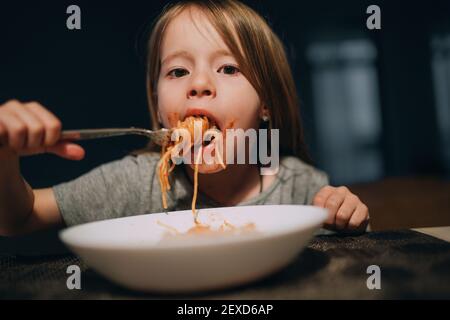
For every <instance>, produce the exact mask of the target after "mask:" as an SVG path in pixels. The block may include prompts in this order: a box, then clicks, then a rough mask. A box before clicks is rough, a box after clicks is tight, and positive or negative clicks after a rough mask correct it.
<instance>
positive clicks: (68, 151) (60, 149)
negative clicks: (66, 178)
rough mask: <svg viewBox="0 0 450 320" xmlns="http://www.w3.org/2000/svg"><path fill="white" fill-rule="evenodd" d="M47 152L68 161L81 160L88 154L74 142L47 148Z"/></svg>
mask: <svg viewBox="0 0 450 320" xmlns="http://www.w3.org/2000/svg"><path fill="white" fill-rule="evenodd" d="M45 151H46V152H49V153H53V154H56V155H57V156H60V157H62V158H65V159H68V160H81V159H83V158H84V156H85V154H86V152H85V151H84V149H83V148H82V147H81V146H80V145H78V144H75V143H73V142H59V143H57V144H55V145H54V146H51V147H47V148H46V150H45Z"/></svg>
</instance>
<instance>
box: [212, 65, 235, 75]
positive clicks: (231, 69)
mask: <svg viewBox="0 0 450 320" xmlns="http://www.w3.org/2000/svg"><path fill="white" fill-rule="evenodd" d="M222 70H223V73H224V74H236V73H238V72H239V68H238V67H235V66H232V65H225V66H222V67H220V68H219V70H217V72H221V71H222Z"/></svg>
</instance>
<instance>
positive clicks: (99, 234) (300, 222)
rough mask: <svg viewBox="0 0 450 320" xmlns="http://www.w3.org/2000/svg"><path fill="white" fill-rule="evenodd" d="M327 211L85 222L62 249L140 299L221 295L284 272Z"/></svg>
mask: <svg viewBox="0 0 450 320" xmlns="http://www.w3.org/2000/svg"><path fill="white" fill-rule="evenodd" d="M326 217H327V212H326V210H325V209H322V208H318V207H313V206H302V205H264V206H237V207H224V208H211V209H201V210H199V213H198V222H195V221H193V219H192V211H191V210H184V211H174V212H169V213H168V214H166V213H154V214H147V215H139V216H130V217H125V218H118V219H110V220H103V221H96V222H90V223H87V224H83V225H79V226H74V227H70V228H68V229H65V230H63V231H61V233H60V238H61V239H62V241H63V242H64V243H65V244H66V245H67V246H68V247H69V248H70V249H71V250H72V251H73V252H75V253H76V254H77V255H78V256H79V257H80V258H81V259H83V260H84V261H85V262H86V264H87V265H88V266H90V267H92V268H93V269H94V270H96V271H97V272H98V273H100V274H102V275H103V276H105V277H106V278H108V279H110V280H112V281H113V282H115V283H118V284H120V285H122V286H124V287H127V288H130V289H134V290H139V291H157V292H167V293H179V292H189V291H191V292H192V291H204V290H213V289H221V288H226V287H230V286H236V285H240V284H244V283H247V282H250V281H253V280H256V279H260V278H262V277H264V276H267V275H269V274H271V273H273V272H275V271H277V270H280V269H282V268H283V267H285V266H286V265H288V264H289V263H290V262H291V261H292V260H293V259H295V257H296V256H297V255H298V254H299V253H300V251H301V250H302V249H303V248H304V246H305V245H306V244H307V243H308V241H309V240H310V239H311V237H312V236H313V234H314V232H315V231H316V230H317V229H318V228H320V226H321V225H322V223H323V222H324V221H325V219H326Z"/></svg>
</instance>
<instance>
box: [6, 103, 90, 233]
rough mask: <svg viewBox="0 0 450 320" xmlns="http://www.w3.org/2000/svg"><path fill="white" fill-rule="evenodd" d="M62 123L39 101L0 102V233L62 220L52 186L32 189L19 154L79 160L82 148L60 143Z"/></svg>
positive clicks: (32, 229) (25, 230)
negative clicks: (51, 155)
mask: <svg viewBox="0 0 450 320" xmlns="http://www.w3.org/2000/svg"><path fill="white" fill-rule="evenodd" d="M60 132H61V123H60V122H59V120H58V119H57V118H56V117H55V116H54V115H53V114H52V113H50V112H49V111H48V110H47V109H45V108H44V107H43V106H41V105H40V104H38V103H35V102H33V103H20V102H19V101H9V102H7V103H5V104H4V105H0V235H17V234H22V233H27V232H31V231H35V230H38V229H43V228H46V227H50V226H55V225H58V224H61V223H62V218H61V215H60V213H59V210H58V207H57V204H56V200H55V196H54V194H53V190H52V189H51V188H47V189H39V190H33V189H32V188H31V187H30V186H29V185H28V183H27V182H26V181H25V180H24V179H23V177H22V175H21V174H20V166H19V157H20V156H23V155H32V154H38V153H44V152H51V153H54V154H57V155H59V156H61V157H64V158H67V159H72V160H79V159H82V158H83V157H84V150H83V149H82V148H81V147H80V146H78V145H75V144H73V143H68V142H59V136H60Z"/></svg>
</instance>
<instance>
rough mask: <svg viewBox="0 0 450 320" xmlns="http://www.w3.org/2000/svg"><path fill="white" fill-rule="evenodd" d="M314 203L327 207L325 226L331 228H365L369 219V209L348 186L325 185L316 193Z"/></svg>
mask: <svg viewBox="0 0 450 320" xmlns="http://www.w3.org/2000/svg"><path fill="white" fill-rule="evenodd" d="M313 205H316V206H320V207H322V208H326V209H327V210H328V218H327V220H326V221H325V223H324V227H325V228H327V229H331V230H346V229H347V230H352V231H354V230H363V229H365V226H367V223H368V220H369V210H368V208H367V206H366V205H365V204H364V203H362V202H361V200H360V199H359V198H358V197H357V196H356V195H354V194H353V193H351V192H350V190H349V189H348V188H347V187H344V186H342V187H337V188H336V187H331V186H325V187H323V188H322V189H321V190H319V192H318V193H317V194H316V196H315V197H314V199H313Z"/></svg>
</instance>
